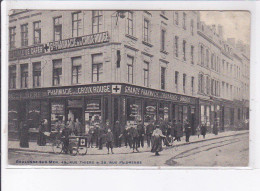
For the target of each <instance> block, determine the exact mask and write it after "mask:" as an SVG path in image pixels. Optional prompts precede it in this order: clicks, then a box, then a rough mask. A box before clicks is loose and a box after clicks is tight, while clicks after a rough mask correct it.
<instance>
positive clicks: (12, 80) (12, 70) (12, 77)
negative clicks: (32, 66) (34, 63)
mask: <svg viewBox="0 0 260 191" xmlns="http://www.w3.org/2000/svg"><path fill="white" fill-rule="evenodd" d="M9 88H10V89H15V88H16V66H9Z"/></svg>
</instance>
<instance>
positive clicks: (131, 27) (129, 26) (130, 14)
mask: <svg viewBox="0 0 260 191" xmlns="http://www.w3.org/2000/svg"><path fill="white" fill-rule="evenodd" d="M127 34H129V35H131V36H134V13H133V12H132V11H128V12H127Z"/></svg>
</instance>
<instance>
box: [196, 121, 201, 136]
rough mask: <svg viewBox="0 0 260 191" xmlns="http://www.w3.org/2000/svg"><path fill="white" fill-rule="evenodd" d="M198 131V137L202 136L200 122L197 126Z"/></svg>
mask: <svg viewBox="0 0 260 191" xmlns="http://www.w3.org/2000/svg"><path fill="white" fill-rule="evenodd" d="M196 133H197V135H198V138H200V133H201V130H200V124H198V127H197V128H196Z"/></svg>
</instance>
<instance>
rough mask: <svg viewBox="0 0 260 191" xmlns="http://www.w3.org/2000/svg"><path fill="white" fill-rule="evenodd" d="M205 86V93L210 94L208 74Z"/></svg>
mask: <svg viewBox="0 0 260 191" xmlns="http://www.w3.org/2000/svg"><path fill="white" fill-rule="evenodd" d="M211 84H212V83H211ZM206 88H207V94H208V95H210V79H209V77H208V76H207V81H206Z"/></svg>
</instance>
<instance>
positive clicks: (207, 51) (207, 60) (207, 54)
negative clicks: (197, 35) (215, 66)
mask: <svg viewBox="0 0 260 191" xmlns="http://www.w3.org/2000/svg"><path fill="white" fill-rule="evenodd" d="M206 66H207V67H209V50H208V49H207V50H206Z"/></svg>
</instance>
